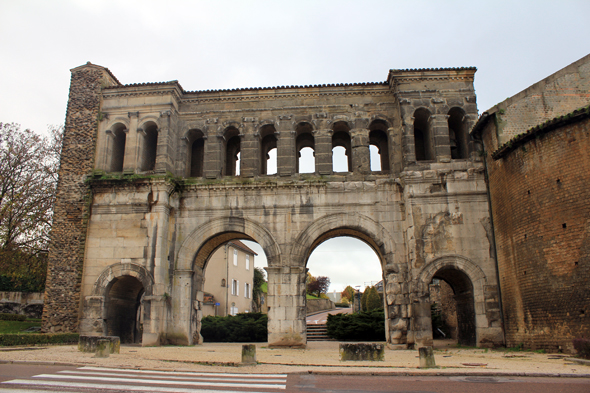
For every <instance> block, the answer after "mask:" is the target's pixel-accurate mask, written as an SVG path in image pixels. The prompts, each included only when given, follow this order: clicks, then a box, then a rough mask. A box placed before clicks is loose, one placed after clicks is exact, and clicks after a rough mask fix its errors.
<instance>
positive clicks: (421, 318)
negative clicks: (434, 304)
mask: <svg viewBox="0 0 590 393" xmlns="http://www.w3.org/2000/svg"><path fill="white" fill-rule="evenodd" d="M411 306H412V323H411V325H412V332H413V336H414V344H415V345H416V346H418V347H431V346H432V319H431V311H430V301H429V298H428V297H425V298H424V299H421V301H420V302H416V303H412V305H411Z"/></svg>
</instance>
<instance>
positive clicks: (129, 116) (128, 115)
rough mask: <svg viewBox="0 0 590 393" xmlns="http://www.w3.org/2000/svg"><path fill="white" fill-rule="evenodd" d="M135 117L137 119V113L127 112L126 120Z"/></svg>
mask: <svg viewBox="0 0 590 393" xmlns="http://www.w3.org/2000/svg"><path fill="white" fill-rule="evenodd" d="M134 116H135V117H137V118H139V112H127V117H128V118H132V117H134Z"/></svg>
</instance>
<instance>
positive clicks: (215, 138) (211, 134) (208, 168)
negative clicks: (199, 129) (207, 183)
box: [203, 118, 224, 179]
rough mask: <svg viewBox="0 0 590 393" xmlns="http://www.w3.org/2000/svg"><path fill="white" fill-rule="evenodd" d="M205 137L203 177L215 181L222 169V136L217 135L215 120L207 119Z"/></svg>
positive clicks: (217, 129)
mask: <svg viewBox="0 0 590 393" xmlns="http://www.w3.org/2000/svg"><path fill="white" fill-rule="evenodd" d="M206 122H207V127H206V128H207V130H206V132H207V136H208V138H207V139H206V140H205V145H204V152H203V154H204V157H203V176H204V177H205V178H207V179H216V178H218V177H220V176H221V173H222V172H221V170H222V168H223V165H224V162H223V160H224V159H223V155H222V154H221V153H222V150H223V142H224V138H223V136H221V135H219V134H218V131H219V128H218V126H217V125H216V124H217V122H218V120H217V118H213V119H207V121H206Z"/></svg>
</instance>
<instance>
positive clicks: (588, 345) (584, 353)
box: [573, 338, 590, 359]
mask: <svg viewBox="0 0 590 393" xmlns="http://www.w3.org/2000/svg"><path fill="white" fill-rule="evenodd" d="M573 344H574V349H575V350H576V351H577V352H578V356H579V357H581V358H584V359H590V339H587V338H576V339H574V340H573Z"/></svg>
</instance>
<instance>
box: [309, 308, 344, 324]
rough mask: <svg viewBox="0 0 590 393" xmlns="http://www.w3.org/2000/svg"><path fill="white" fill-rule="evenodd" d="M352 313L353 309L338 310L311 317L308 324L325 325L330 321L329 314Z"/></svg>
mask: <svg viewBox="0 0 590 393" xmlns="http://www.w3.org/2000/svg"><path fill="white" fill-rule="evenodd" d="M351 312H352V308H336V309H334V310H329V311H324V312H321V313H318V314H313V315H310V316H308V317H307V318H306V322H307V323H308V324H310V323H312V324H313V323H317V324H323V323H326V321H327V319H328V314H350V313H351Z"/></svg>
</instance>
